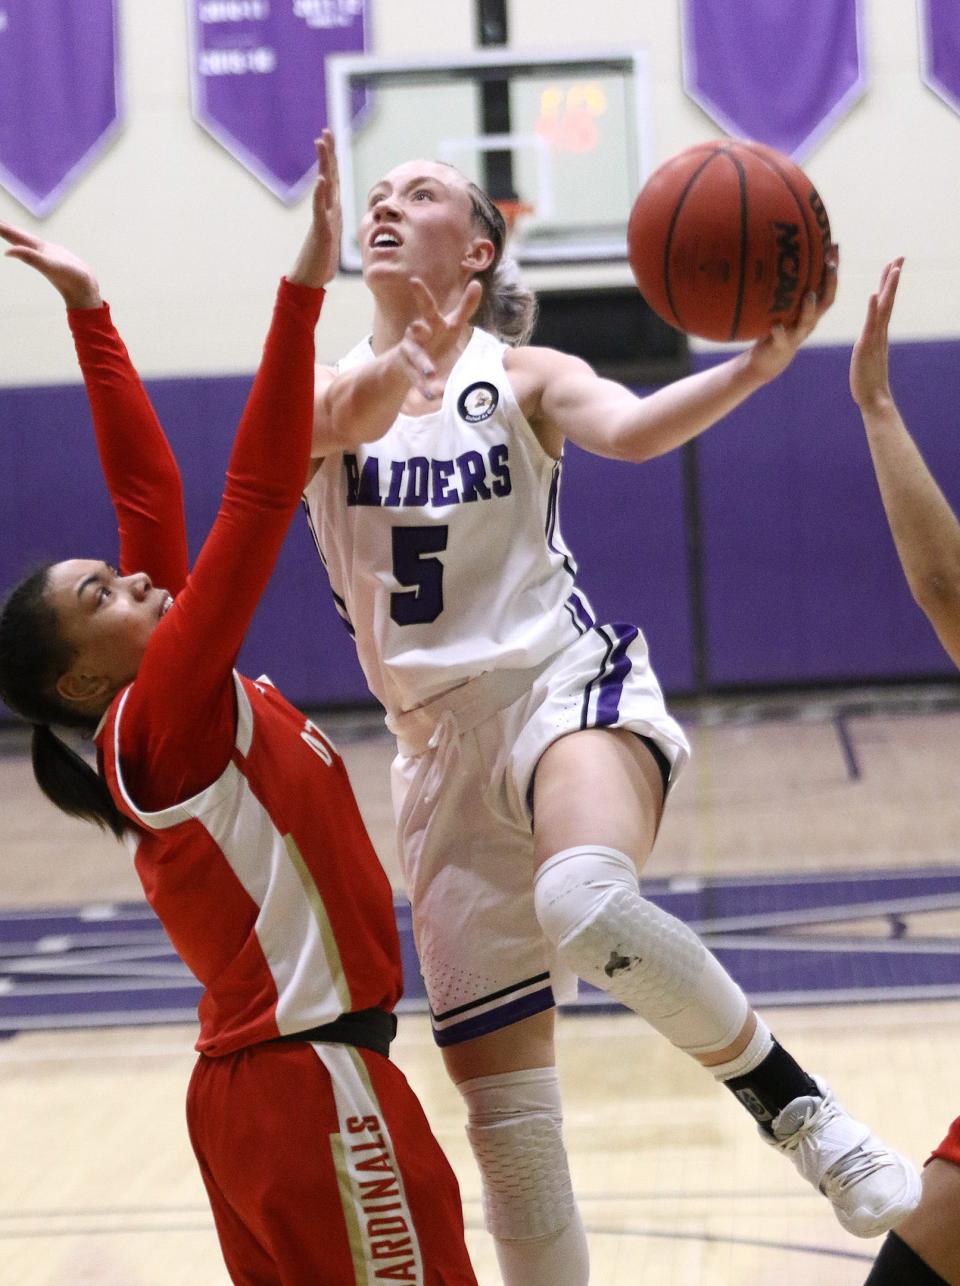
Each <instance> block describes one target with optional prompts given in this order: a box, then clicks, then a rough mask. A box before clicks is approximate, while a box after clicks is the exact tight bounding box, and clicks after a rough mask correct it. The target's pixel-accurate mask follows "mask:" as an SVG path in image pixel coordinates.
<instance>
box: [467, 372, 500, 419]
mask: <svg viewBox="0 0 960 1286" xmlns="http://www.w3.org/2000/svg"><path fill="white" fill-rule="evenodd" d="M499 401H500V394H499V393H498V392H497V386H496V385H495V384H488V383H487V381H486V380H480V381H478V382H477V383H476V384H471V385H470V387H469V388H465V389H464V390H463V392H462V393H461V394H460V397H459V399H458V400H457V410H458V411H459V412H460V418H461V419H463V420H466V421H467V423H468V424H479V423H480V421H481V420H489V419H490V416H491V415H493V413H494V411H495V410H496V409H497V403H498V402H499Z"/></svg>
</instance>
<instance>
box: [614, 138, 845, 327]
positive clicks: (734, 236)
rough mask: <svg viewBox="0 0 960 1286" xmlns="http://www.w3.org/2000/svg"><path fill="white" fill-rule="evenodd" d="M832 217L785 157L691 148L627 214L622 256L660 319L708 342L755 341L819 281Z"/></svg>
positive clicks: (764, 150) (721, 146) (753, 150)
mask: <svg viewBox="0 0 960 1286" xmlns="http://www.w3.org/2000/svg"><path fill="white" fill-rule="evenodd" d="M829 246H830V221H829V219H828V218H827V212H826V209H825V208H824V205H823V202H822V201H821V200H820V197H819V195H818V193H817V190H816V188H815V187H814V186H813V184H812V183H811V182H810V180H809V179H808V178H807V176H806V175H805V174H804V172H803V170H801V169H800V167H799V166H797V165H795V164H794V163H793V161H791V160H790V159H789V157H786V156H783V155H782V154H781V153H780V152H777V151H775V150H774V149H773V148H772V147H765V146H763V144H761V143H744V142H740V141H737V140H733V139H731V140H729V141H727V142H717V143H697V144H695V145H694V146H693V147H688V148H686V149H685V150H684V151H682V152H678V153H677V155H676V156H674V157H672V158H671V159H670V160H669V161H666V162H664V164H663V165H661V166H660V168H659V169H658V170H656V171H655V172H654V173H653V174H652V175H651V176H650V178H649V179H648V181H647V182H646V184H645V185H644V187H643V189H642V190H641V192H640V195H639V196H638V197H637V199H636V201H635V202H634V204H633V209H632V211H631V212H630V223H629V226H628V228H627V254H628V257H629V260H630V267H631V268H632V269H633V275H634V277H635V278H636V282H637V285H638V286H639V287H640V292H641V294H642V295H643V296H644V298H645V299H646V301H647V303H648V304H649V305H650V307H651V308H652V309H653V310H654V312H656V313H657V314H658V315H659V316H660V317H662V318H663V320H664V321H666V322H669V323H670V325H671V326H675V327H676V328H677V329H678V330H682V331H686V332H687V333H688V334H691V335H700V336H702V337H703V338H704V339H715V340H733V339H759V338H760V337H761V336H763V335H766V334H768V333H769V331H770V328H771V326H773V325H775V324H776V323H777V322H783V323H785V324H787V325H790V324H791V323H792V322H794V321H796V318H797V315H798V313H799V311H800V306H801V304H802V303H803V298H804V295H805V294H806V293H807V292H808V291H810V290H814V291H817V292H819V291H820V290H821V289H822V285H823V273H824V256H825V254H826V251H827V249H828V248H829Z"/></svg>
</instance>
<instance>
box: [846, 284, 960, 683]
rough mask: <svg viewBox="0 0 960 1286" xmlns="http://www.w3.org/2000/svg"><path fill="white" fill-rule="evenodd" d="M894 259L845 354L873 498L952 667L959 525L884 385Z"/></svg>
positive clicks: (958, 604)
mask: <svg viewBox="0 0 960 1286" xmlns="http://www.w3.org/2000/svg"><path fill="white" fill-rule="evenodd" d="M902 266H903V260H902V259H894V260H892V262H890V263H888V264H887V265H886V267H885V268H884V270H883V274H882V276H881V278H880V286H879V289H878V290H877V293H876V294H874V295H871V297H870V302H869V304H868V305H867V315H866V319H865V321H864V324H863V330H862V331H861V333H860V338H859V339H858V340H857V342H856V344H855V345H854V348H853V353H852V356H851V358H850V392H851V393H852V395H853V400H854V401H855V402H856V404H857V406H858V407H859V408H860V414H861V416H862V417H863V425H864V428H865V429H866V433H867V443H868V445H869V447H870V455H871V457H872V459H873V467H874V471H875V473H876V475H877V483H878V484H879V487H880V497H881V499H882V501H883V507H884V509H885V510H886V514H887V521H888V522H889V524H890V531H891V533H892V535H893V539H894V543H895V544H896V547H897V554H898V555H899V557H900V562H901V564H902V566H903V570H904V574H905V575H906V578H907V583H908V584H909V586H910V590H911V592H912V594H913V596H914V598H915V599H916V601H917V603H918V605H919V606H920V607H921V608H922V609H923V611H924V612H925V613H926V615H927V617H928V618H929V621H930V624H931V625H932V626H933V628H934V629H935V630H936V632H937V636H938V637H939V639H940V642H941V643H942V644H943V646H944V648H945V649H946V651H947V652H948V653H949V655H950V657H951V658H952V660H953V661H954V662H955V663H956V664H957V665H960V522H958V521H957V517H956V515H955V514H954V512H953V510H952V509H951V508H950V505H949V504H948V502H947V500H946V498H945V496H944V495H943V492H942V491H941V490H940V488H939V486H938V485H937V483H936V481H935V479H934V477H933V475H932V474H931V473H930V470H929V469H928V468H927V466H926V464H925V462H924V459H923V457H922V456H921V454H920V451H919V450H918V448H917V445H916V443H915V442H914V441H913V438H912V437H911V436H910V433H909V431H908V429H907V426H906V424H905V423H904V420H903V417H902V416H901V414H900V411H899V410H898V408H897V404H896V402H895V401H894V398H893V393H892V392H891V389H890V373H889V361H888V352H889V349H888V339H887V336H888V330H889V324H890V316H891V314H892V312H893V305H894V300H895V299H896V295H897V287H898V285H899V283H900V270H901V268H902Z"/></svg>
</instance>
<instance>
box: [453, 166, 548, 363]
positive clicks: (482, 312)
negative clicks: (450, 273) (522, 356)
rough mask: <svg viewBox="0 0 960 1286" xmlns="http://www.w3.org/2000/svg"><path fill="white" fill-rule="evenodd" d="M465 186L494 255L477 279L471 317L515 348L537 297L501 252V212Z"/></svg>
mask: <svg viewBox="0 0 960 1286" xmlns="http://www.w3.org/2000/svg"><path fill="white" fill-rule="evenodd" d="M467 188H468V190H469V193H470V199H471V201H472V203H473V217H474V221H475V222H476V223H478V224H480V226H481V227H482V228H483V230H484V232H485V233H486V235H487V236H488V237H489V238H490V240H491V241H492V242H493V248H494V255H493V259H492V261H491V263H490V264H489V266H488V267H487V268H485V269H484V270H483V272H481V273H478V274H477V281H479V282H480V284H481V285H482V286H483V299H482V300H481V301H480V306H479V308H478V309H477V311H476V313H475V314H474V316H473V319H472V320H473V321H474V323H475V324H476V325H477V326H480V327H482V328H483V330H488V331H490V332H491V334H493V335H496V336H498V338H500V339H502V340H503V341H504V343H506V344H511V345H513V346H514V347H516V346H517V345H518V344H525V343H526V342H527V340H528V339H529V338H530V336H531V334H532V333H533V327H534V323H535V322H536V320H537V297H536V295H535V294H534V293H533V291H532V290H531V289H530V288H529V286H527V285H526V283H525V282H524V280H523V278H522V277H521V275H520V269H519V267H518V265H517V261H516V260H515V259H514V258H513V257H512V255H508V254H505V253H504V248H505V246H506V241H507V225H506V222H505V221H504V218H503V215H502V214H501V213H500V211H499V210H498V209H497V207H496V206H495V205H494V203H493V202H492V201H491V200H490V198H489V197H488V196H487V194H486V192H484V191H483V189H482V188H479V187H477V185H476V184H475V183H468V184H467Z"/></svg>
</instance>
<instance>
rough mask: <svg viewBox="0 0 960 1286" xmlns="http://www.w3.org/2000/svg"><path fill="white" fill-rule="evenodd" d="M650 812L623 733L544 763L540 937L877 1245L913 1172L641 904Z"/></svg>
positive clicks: (676, 925)
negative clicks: (706, 1079)
mask: <svg viewBox="0 0 960 1286" xmlns="http://www.w3.org/2000/svg"><path fill="white" fill-rule="evenodd" d="M662 806H663V778H662V775H661V772H660V767H659V766H658V763H657V760H656V759H655V758H654V755H653V753H652V751H651V749H650V747H649V746H648V745H647V744H645V743H644V741H642V740H641V739H640V738H639V737H637V736H635V735H634V734H633V733H631V732H628V731H625V730H608V729H587V730H584V731H581V732H575V733H571V734H569V735H568V736H566V737H562V738H561V739H560V740H558V741H555V742H554V743H553V744H552V745H551V746H550V747H549V748H548V749H547V750H546V752H545V753H544V754H543V756H542V757H541V760H540V763H539V765H538V768H537V774H536V779H535V786H534V837H535V859H536V864H537V873H536V882H535V903H536V912H537V917H538V919H539V921H540V924H541V927H542V928H543V930H544V933H545V934H546V936H547V938H548V939H549V940H550V941H551V942H552V943H553V945H554V947H555V948H556V950H557V953H558V955H559V957H560V959H561V960H562V961H563V962H564V963H565V964H566V965H567V966H568V967H569V968H571V969H572V970H573V971H574V972H575V973H576V974H577V975H578V976H579V977H581V978H584V979H586V980H587V981H589V982H591V983H593V984H594V985H595V986H597V987H599V988H601V989H602V990H604V991H606V992H607V993H609V994H610V995H611V996H613V997H614V998H615V999H616V1000H618V1001H619V1002H620V1003H621V1004H623V1005H625V1006H626V1007H627V1008H628V1009H632V1010H633V1011H634V1013H637V1014H639V1015H640V1016H641V1017H642V1018H644V1019H646V1021H647V1022H649V1023H650V1025H651V1026H653V1027H655V1028H656V1029H657V1030H658V1031H659V1032H661V1034H662V1035H664V1036H666V1038H667V1039H668V1040H669V1041H670V1042H671V1044H672V1045H674V1046H675V1047H676V1048H677V1049H680V1050H682V1051H683V1052H684V1053H686V1054H689V1055H690V1056H691V1057H693V1058H695V1059H696V1060H697V1061H698V1062H700V1063H701V1064H702V1065H704V1066H705V1067H708V1068H709V1070H710V1071H711V1073H712V1075H713V1076H714V1077H715V1078H716V1079H717V1080H719V1081H721V1082H723V1083H724V1084H725V1085H726V1086H727V1087H728V1089H730V1090H731V1091H732V1093H733V1094H734V1095H735V1096H736V1098H737V1099H738V1101H739V1102H740V1103H741V1104H742V1105H743V1106H744V1107H745V1108H746V1109H747V1111H748V1112H749V1113H750V1114H751V1116H753V1118H754V1119H755V1121H756V1122H757V1124H758V1126H759V1127H760V1130H761V1133H762V1134H763V1136H764V1137H765V1138H766V1139H767V1140H768V1141H769V1142H770V1143H771V1144H772V1145H773V1146H775V1147H777V1148H778V1149H779V1150H781V1151H783V1152H785V1153H786V1154H787V1155H789V1156H790V1157H791V1159H792V1160H793V1162H794V1164H795V1165H796V1167H797V1169H798V1170H799V1171H800V1173H801V1174H802V1175H803V1176H804V1178H806V1179H807V1180H809V1181H810V1182H811V1183H812V1184H813V1185H814V1186H815V1187H817V1188H819V1189H820V1190H821V1191H822V1192H824V1193H825V1194H826V1195H827V1196H828V1198H829V1199H830V1201H831V1203H832V1204H833V1206H834V1210H835V1212H836V1214H837V1217H838V1218H839V1220H840V1222H841V1223H842V1224H843V1226H844V1227H845V1228H847V1230H848V1231H850V1232H852V1233H854V1234H855V1235H857V1236H863V1237H869V1236H876V1235H878V1234H879V1233H881V1232H885V1231H886V1230H887V1229H889V1228H890V1227H892V1226H893V1224H894V1223H896V1222H897V1221H898V1220H899V1219H902V1218H903V1216H904V1215H905V1214H906V1213H907V1212H908V1211H910V1210H911V1209H912V1208H913V1207H914V1205H916V1202H917V1200H918V1199H919V1195H920V1183H919V1176H918V1175H917V1173H916V1171H915V1169H914V1168H913V1167H912V1166H911V1165H910V1164H909V1163H908V1162H906V1161H905V1160H904V1159H903V1158H901V1157H899V1156H897V1154H896V1153H893V1152H891V1151H890V1150H889V1149H888V1148H886V1147H885V1146H884V1145H883V1144H882V1143H881V1142H880V1140H878V1139H876V1138H875V1137H874V1136H873V1135H872V1134H871V1133H870V1131H869V1129H868V1128H867V1127H866V1126H864V1125H861V1124H860V1123H859V1122H857V1121H854V1120H853V1119H852V1118H851V1117H850V1116H848V1115H847V1113H846V1112H844V1111H843V1109H842V1108H841V1107H840V1106H839V1104H838V1103H837V1102H836V1100H835V1099H834V1098H833V1096H832V1094H831V1093H830V1090H829V1087H828V1086H827V1085H826V1084H825V1083H823V1082H822V1081H820V1080H818V1079H815V1078H813V1077H811V1076H809V1075H808V1074H807V1073H806V1072H805V1071H804V1070H803V1069H802V1068H801V1067H800V1066H799V1064H798V1063H797V1062H796V1061H795V1060H794V1059H793V1058H792V1057H791V1056H790V1054H788V1053H787V1051H786V1050H784V1049H783V1048H782V1047H781V1046H780V1045H779V1044H778V1043H777V1042H776V1041H775V1040H774V1038H773V1037H772V1035H771V1034H770V1031H769V1030H768V1028H767V1026H766V1024H765V1023H764V1022H763V1020H762V1019H760V1018H759V1017H758V1016H757V1015H756V1014H754V1013H753V1011H752V1009H751V1008H750V1005H749V1004H748V1002H747V999H746V997H745V996H744V994H743V992H742V991H741V989H740V988H739V987H738V986H737V984H736V983H735V982H734V981H733V979H732V978H731V977H730V975H729V974H728V973H727V972H726V970H725V969H723V967H722V966H721V965H720V964H719V962H718V961H717V960H716V959H715V957H714V956H712V955H711V954H710V952H708V951H707V950H706V948H705V947H704V945H703V943H702V942H701V941H700V940H699V938H698V937H697V936H696V934H695V933H693V931H692V930H691V929H689V928H688V927H687V926H686V925H685V924H683V923H682V922H681V921H680V920H678V919H676V918H675V917H674V916H671V915H669V914H667V913H666V912H665V911H662V910H661V909H660V908H659V907H657V906H656V905H654V904H653V903H652V902H650V901H648V900H647V899H646V898H644V897H643V895H642V892H641V890H640V887H639V885H638V882H637V876H638V873H639V871H640V870H642V868H643V866H644V864H645V863H646V860H647V858H648V856H649V854H650V851H651V849H652V847H653V841H654V838H655V836H656V831H657V826H658V824H659V820H660V814H661V810H662Z"/></svg>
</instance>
